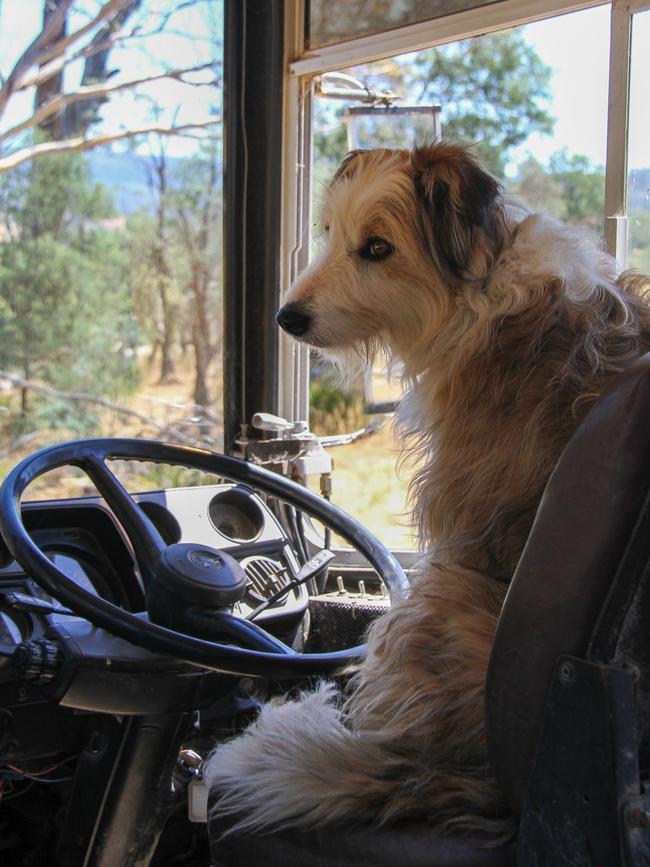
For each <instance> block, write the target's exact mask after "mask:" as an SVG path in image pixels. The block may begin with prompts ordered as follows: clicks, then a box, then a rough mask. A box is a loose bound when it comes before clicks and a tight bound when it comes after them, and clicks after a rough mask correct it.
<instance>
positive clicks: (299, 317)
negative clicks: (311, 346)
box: [275, 304, 311, 337]
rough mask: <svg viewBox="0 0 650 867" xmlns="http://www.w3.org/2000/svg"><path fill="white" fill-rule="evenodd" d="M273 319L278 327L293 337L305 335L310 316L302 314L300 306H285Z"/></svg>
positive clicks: (309, 323)
mask: <svg viewBox="0 0 650 867" xmlns="http://www.w3.org/2000/svg"><path fill="white" fill-rule="evenodd" d="M275 318H276V320H277V322H278V325H279V326H280V327H281V328H284V330H285V331H288V332H289V334H293V336H294V337H300V336H301V335H302V334H306V333H307V332H308V331H309V326H310V325H311V316H309V315H308V314H307V313H305V312H304V310H303V309H302V308H301V307H300V304H285V305H284V307H281V308H280V309H279V310H278V313H277V316H276V317H275Z"/></svg>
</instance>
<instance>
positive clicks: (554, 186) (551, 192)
mask: <svg viewBox="0 0 650 867" xmlns="http://www.w3.org/2000/svg"><path fill="white" fill-rule="evenodd" d="M508 189H509V192H511V193H512V194H513V195H515V196H517V198H518V199H521V201H522V202H523V203H524V204H525V205H526V206H527V207H529V208H530V209H531V210H532V211H544V212H545V213H547V214H552V215H553V216H554V217H559V218H562V217H563V215H564V191H563V189H562V187H561V185H560V183H559V182H558V179H557V178H556V177H555V176H554V175H553V174H552V173H551V172H550V171H549V170H548V168H546V167H545V166H543V165H542V163H540V162H539V160H536V159H535V157H532V156H529V157H528V158H527V159H526V160H524V162H523V163H521V165H520V166H519V169H518V172H517V177H516V178H515V179H514V181H512V182H511V183H509V184H508Z"/></svg>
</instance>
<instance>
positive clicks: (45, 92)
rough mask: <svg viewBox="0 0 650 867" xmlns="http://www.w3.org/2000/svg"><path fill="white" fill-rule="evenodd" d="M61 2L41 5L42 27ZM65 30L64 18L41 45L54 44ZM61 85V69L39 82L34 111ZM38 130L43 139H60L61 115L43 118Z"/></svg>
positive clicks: (56, 94) (62, 2)
mask: <svg viewBox="0 0 650 867" xmlns="http://www.w3.org/2000/svg"><path fill="white" fill-rule="evenodd" d="M63 4H64V0H46V2H45V4H44V6H43V28H45V26H46V25H47V23H48V21H49V20H50V18H52V17H53V16H54V15H55V14H56V12H57V11H58V9H59V7H60V6H62V5H63ZM66 30H67V21H66V20H64V22H63V24H62V25H61V29H60V30H59V32H58V33H57V34H56V35H55V36H54V38H53V39H52V41H51V42H50V43H49V44H48V45H47V46H43V47H44V48H50V47H51V46H52V45H56V43H57V42H59V40H61V39H63V37H64V36H65V34H66ZM62 87H63V72H62V71H61V72H57V73H55V74H54V75H52V76H50V78H48V79H47V80H46V81H44V82H43V83H42V84H39V85H38V87H37V88H36V94H35V96H34V111H37V110H38V109H39V108H40V107H41V106H42V105H44V104H45V103H46V102H49V101H50V100H51V99H53V98H54V97H55V96H58V95H59V94H60V93H61V89H62ZM39 130H40V132H41V134H42V135H43V137H44V138H45V139H48V140H53V141H59V139H61V138H62V136H63V117H62V115H61V114H60V113H58V114H53V115H51V116H50V117H48V118H46V120H44V121H43V123H42V124H41V125H40V126H39Z"/></svg>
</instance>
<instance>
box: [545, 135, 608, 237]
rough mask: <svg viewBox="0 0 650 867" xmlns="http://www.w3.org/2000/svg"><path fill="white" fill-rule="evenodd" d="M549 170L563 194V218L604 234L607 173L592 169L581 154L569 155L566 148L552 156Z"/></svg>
mask: <svg viewBox="0 0 650 867" xmlns="http://www.w3.org/2000/svg"><path fill="white" fill-rule="evenodd" d="M549 168H550V172H551V174H552V176H553V178H554V179H555V182H556V183H557V185H558V187H559V188H560V190H561V191H562V198H563V202H564V210H563V213H562V214H561V217H562V219H564V220H566V221H567V222H569V223H578V224H581V225H584V226H591V228H592V229H596V231H601V232H602V228H603V208H604V204H605V170H604V169H603V168H602V166H593V165H592V164H591V163H590V162H589V159H588V158H587V157H586V156H583V155H582V154H573V155H571V156H569V154H568V152H567V149H566V148H563V149H562V150H560V151H557V152H556V153H554V154H552V156H551V159H550V161H549Z"/></svg>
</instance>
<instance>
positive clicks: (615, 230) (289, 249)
mask: <svg viewBox="0 0 650 867" xmlns="http://www.w3.org/2000/svg"><path fill="white" fill-rule="evenodd" d="M597 6H610V7H611V12H610V15H611V18H610V21H611V25H610V51H609V90H608V96H609V99H608V117H607V145H606V164H605V209H604V237H605V241H606V244H607V247H608V249H609V250H610V252H611V253H612V254H613V255H615V256H616V258H617V259H618V261H619V264H620V266H621V267H622V268H625V266H626V260H627V246H626V245H627V149H628V126H629V124H628V120H629V95H630V55H631V37H632V25H633V17H634V14H635V13H637V12H641V11H644V10H646V9H649V8H650V0H613V2H611V3H607V2H603V0H499V2H495V3H490V4H488V5H486V6H482V7H479V8H476V9H470V10H467V11H464V12H457V13H454V14H451V15H448V16H446V17H443V18H435V19H431V20H428V21H424V22H418V23H417V24H411V25H405V26H402V27H397V28H394V29H391V30H389V31H386V32H384V33H378V34H373V35H370V36H362V37H359V38H358V39H351V40H346V41H342V42H339V43H335V44H332V45H328V46H324V47H322V48H318V49H313V50H308V49H306V47H305V26H306V25H305V2H304V0H295V2H294V3H292V4H290V7H289V10H288V12H287V16H286V30H285V59H286V63H285V142H284V159H283V221H282V224H283V238H282V262H283V265H282V277H283V280H282V287H283V292H284V291H286V289H287V288H288V287H289V286H290V285H291V282H292V281H293V280H294V279H295V277H296V276H297V274H298V273H299V271H300V269H301V268H302V267H304V265H305V264H306V263H307V260H308V248H309V232H310V226H311V222H312V220H311V212H310V204H309V203H310V189H309V178H310V167H311V142H310V132H311V106H312V102H313V94H314V85H313V83H314V79H315V78H316V76H318V75H321V74H322V73H325V72H331V71H334V70H337V69H343V68H346V67H349V66H353V65H357V64H362V63H370V62H372V61H375V60H382V59H384V58H387V57H392V56H395V55H397V54H403V53H406V52H410V51H420V50H424V49H427V48H434V47H436V46H439V45H445V44H448V43H451V42H457V41H460V40H462V39H468V38H471V37H475V36H479V35H483V34H486V33H494V32H497V31H500V30H504V29H507V28H510V27H517V26H523V25H525V24H531V23H533V22H535V21H541V20H545V19H549V18H555V17H559V16H561V15H565V14H569V13H572V12H579V11H582V10H585V9H591V8H594V7H597ZM280 339H281V352H280V359H281V369H280V408H281V414H283V415H284V417H285V418H288V419H291V420H294V421H297V420H305V419H308V417H309V351H308V350H307V349H306V348H305V347H304V346H302V345H298V344H296V343H295V341H289V340H288V339H287V338H286V336H282V337H281V338H280ZM401 553H402V552H400V554H401ZM404 553H405V552H404Z"/></svg>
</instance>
